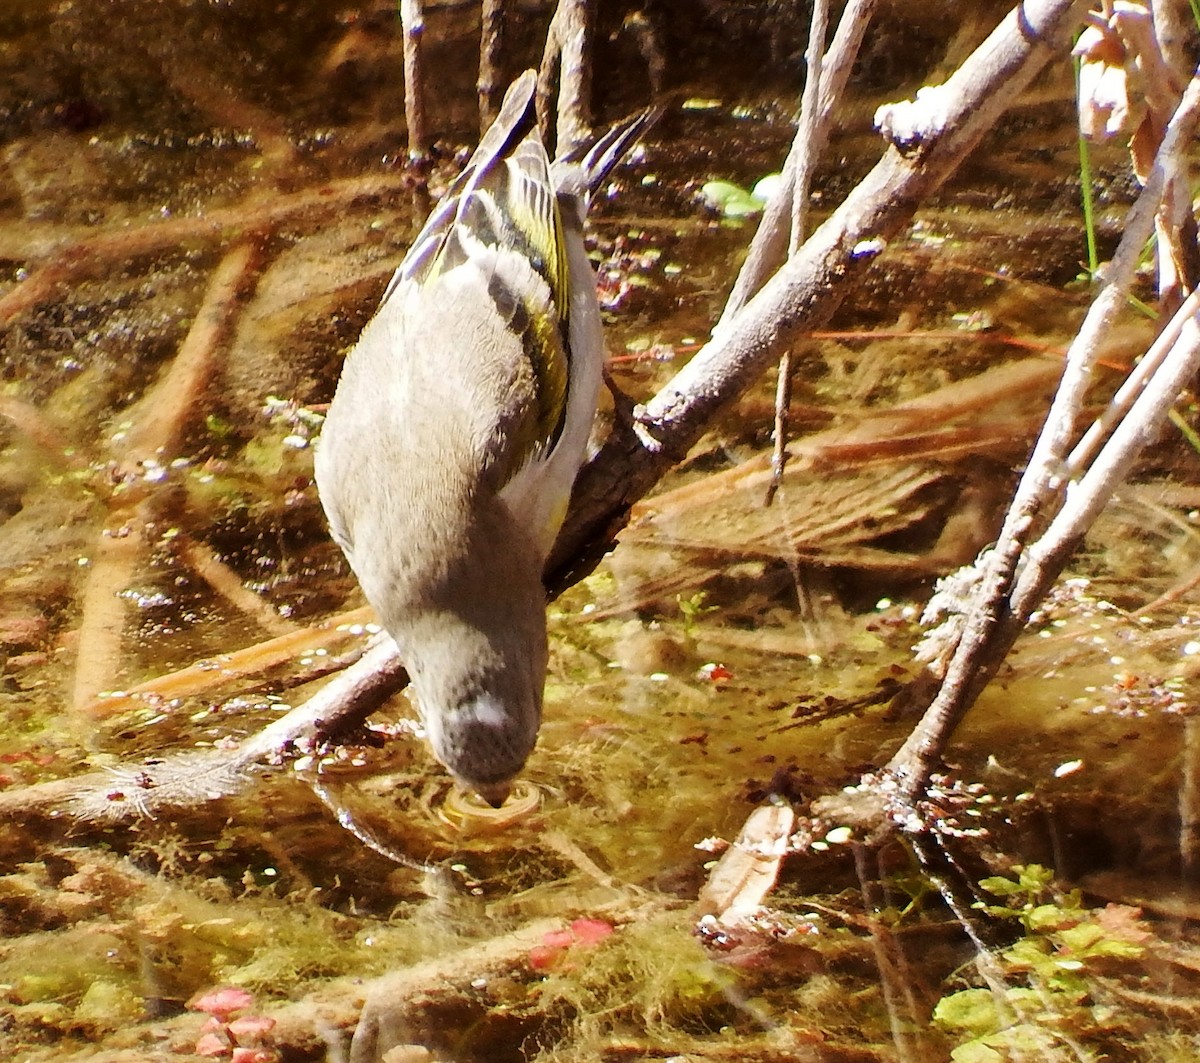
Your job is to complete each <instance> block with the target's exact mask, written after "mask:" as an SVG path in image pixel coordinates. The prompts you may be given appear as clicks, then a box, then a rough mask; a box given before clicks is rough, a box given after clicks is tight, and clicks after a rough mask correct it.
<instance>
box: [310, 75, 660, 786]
mask: <svg viewBox="0 0 1200 1063" xmlns="http://www.w3.org/2000/svg"><path fill="white" fill-rule="evenodd" d="M535 93H536V75H535V72H534V71H532V70H527V71H525V72H524V73H523V74H522V75H520V76H519V77H518V78H517V79H516V80H515V81H514V82H513V83H512V85H511V86H510V87H509V89H508V91H507V92H506V94H505V96H504V100H503V102H502V104H501V107H500V111H499V113H498V115H497V117H496V119H495V121H494V122H493V123H492V125H491V126H490V127H489V128H488V130H487V131H486V132H485V133H484V135H483V137H482V138H481V140H480V143H479V146H478V147H477V148H476V150H475V151H474V153H473V154H472V155H471V156H470V158H469V160H468V162H467V164H466V166H465V168H464V169H463V171H462V172H461V173H460V174H459V176H458V177H457V178H456V179H455V181H454V182H453V183H452V184H451V185H450V187H449V189H448V190H447V192H446V194H445V195H444V196H443V198H442V199H441V201H440V202H439V203H438V204H437V206H436V207H435V208H434V210H433V211H432V213H431V214H430V216H429V218H428V220H427V221H426V223H425V225H424V227H423V228H422V229H421V231H420V233H419V234H418V236H417V238H416V240H415V241H414V243H413V244H412V246H411V247H410V249H409V251H408V253H407V254H406V256H405V257H404V259H403V261H402V262H401V264H400V266H399V268H398V269H397V270H396V272H395V274H394V275H393V277H392V279H391V281H390V283H389V284H388V286H387V288H386V290H385V292H384V295H383V299H382V301H381V303H380V306H379V308H378V310H377V311H376V314H375V316H374V317H373V318H372V319H371V320H370V321H369V322H368V324H367V325H366V327H365V328H364V330H363V332H362V334H361V335H360V337H359V339H358V342H357V343H356V345H355V346H354V348H353V349H352V350H351V352H350V353H349V354H348V356H347V357H346V360H345V363H344V365H343V367H342V372H341V377H340V379H339V381H338V385H337V389H336V392H335V395H334V398H333V400H332V402H331V403H330V405H329V409H328V412H327V414H326V417H325V422H324V425H323V427H322V431H321V435H320V439H319V441H318V444H317V448H316V455H315V459H314V464H315V479H316V483H317V490H318V493H319V495H320V498H321V502H322V505H323V507H324V510H325V513H326V517H327V519H328V522H329V527H330V531H331V533H332V536H333V538H334V540H335V541H336V542H337V544H338V545H339V546H340V547H341V549H342V551H343V553H344V554H345V556H346V558H347V560H348V562H349V564H350V567H351V569H352V570H353V572H354V574H355V576H356V577H357V579H358V582H359V585H360V586H361V588H362V590H363V593H364V595H365V596H366V598H367V601H368V602H369V603H370V604H371V605H372V606H373V607H374V609H375V611H376V613H377V614H378V616H379V619H380V623H381V624H382V626H383V627H384V629H385V630H386V631H387V632H388V633H389V634H390V635H391V636H392V638H393V639H394V640H395V642H396V645H397V647H398V649H399V651H400V655H401V659H402V660H403V661H404V664H405V667H406V669H407V670H408V673H409V679H410V684H411V691H412V693H413V694H414V695H415V701H416V705H417V710H418V714H419V716H420V718H421V721H422V725H423V728H424V731H425V734H426V737H427V738H428V740H429V743H430V746H431V747H432V750H433V753H434V756H435V757H436V758H437V760H438V761H439V762H440V763H441V764H442V765H443V766H444V767H445V768H446V769H447V770H448V771H449V773H450V774H451V775H452V776H453V778H454V779H455V780H456V781H457V782H458V783H459V784H460V785H461V786H462V787H464V788H465V789H467V790H469V791H474V792H475V793H477V794H478V795H479V796H480V797H481V798H483V799H484V800H485V801H487V802H488V803H489V804H491V805H492V806H493V807H497V808H498V807H500V806H501V805H502V804H503V802H504V801H505V799H506V798H507V796H508V794H509V792H510V790H511V787H512V784H513V782H514V780H515V778H516V777H517V775H518V774H519V773H520V772H521V770H522V769H523V767H524V765H525V762H526V760H527V759H528V757H529V754H530V753H531V751H532V750H533V748H534V745H535V744H536V741H537V736H538V731H539V728H540V725H541V718H542V699H543V688H544V686H545V676H546V667H547V661H548V646H547V633H546V596H545V590H544V588H543V583H542V570H543V567H544V565H545V561H546V558H547V556H548V554H549V552H550V549H551V547H552V546H553V545H554V541H555V538H556V537H557V534H558V531H559V529H560V527H561V525H562V522H563V519H564V517H565V514H566V510H567V505H568V502H569V500H570V494H571V487H572V484H573V482H574V480H575V476H576V473H577V472H578V470H579V468H580V466H581V464H582V462H583V460H584V457H585V454H586V450H587V446H588V440H589V436H590V433H591V430H592V425H593V421H594V419H595V415H596V408H597V400H598V394H599V389H600V385H601V381H602V370H603V357H604V342H603V336H602V330H601V320H600V307H599V303H598V301H597V297H596V282H595V275H594V273H593V271H592V267H591V263H590V262H589V261H588V257H587V252H586V249H585V246H584V240H583V226H584V219H585V217H586V213H587V208H588V201H589V198H590V196H591V194H592V192H593V191H594V190H595V189H597V188H598V187H599V185H600V184H601V182H602V181H603V180H604V178H605V177H606V176H607V174H608V173H609V172H610V170H611V169H612V167H613V166H614V165H615V164H616V162H617V161H618V160H619V159H620V157H621V156H622V155H623V154H624V153H625V152H626V150H627V149H628V147H629V146H630V144H632V143H633V141H634V140H635V139H636V137H637V136H638V135H639V134H640V132H641V131H642V129H643V128H644V127H645V125H646V123H647V122H648V121H649V120H650V112H648V111H647V112H643V113H642V114H641V115H639V116H635V118H634V119H631V120H628V121H626V122H624V123H619V124H618V125H617V126H614V127H613V129H612V130H610V131H609V133H608V134H606V135H605V136H603V137H601V138H600V139H599V140H598V141H597V142H596V144H595V145H594V146H593V147H592V148H591V149H590V150H589V151H588V152H587V153H586V154H584V155H583V156H582V158H580V159H578V160H573V159H571V158H567V159H563V160H555V161H553V162H552V161H551V160H550V158H549V156H548V154H547V152H546V148H545V146H544V144H543V142H542V140H541V137H540V134H539V132H538V128H537V118H536V112H535Z"/></svg>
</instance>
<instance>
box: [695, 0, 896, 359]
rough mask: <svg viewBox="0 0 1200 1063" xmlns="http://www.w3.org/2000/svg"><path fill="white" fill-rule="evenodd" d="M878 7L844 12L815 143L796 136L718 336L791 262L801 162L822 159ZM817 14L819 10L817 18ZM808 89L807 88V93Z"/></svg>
mask: <svg viewBox="0 0 1200 1063" xmlns="http://www.w3.org/2000/svg"><path fill="white" fill-rule="evenodd" d="M875 2H876V0H850V2H849V3H848V4H847V5H846V9H845V11H843V12H842V17H841V19H840V21H839V22H838V28H837V31H836V32H835V33H834V36H833V42H832V43H831V44H830V46H829V54H828V55H827V56H825V58H824V60H823V61H822V64H821V68H822V69H821V76H820V79H819V81H818V84H819V85H820V87H821V94H820V97H819V100H820V103H819V105H818V106H817V107H815V108H813V112H814V118H815V126H814V127H813V129H812V134H813V137H814V139H813V141H812V142H811V143H810V142H809V141H808V140H807V139H806V137H805V136H804V134H803V132H802V131H801V130H798V131H797V133H796V137H795V139H794V140H793V141H792V149H791V151H790V152H789V153H788V157H787V161H786V162H784V165H783V175H782V180H781V181H780V187H779V190H778V192H777V194H776V195H775V196H774V197H773V198H772V199H771V202H770V203H768V204H767V207H766V210H765V211H764V212H763V218H762V221H761V222H760V223H759V226H758V229H757V231H756V232H755V234H754V239H753V240H752V241H751V242H750V251H749V253H748V254H747V256H746V261H745V263H744V264H743V266H742V269H741V272H740V273H739V274H738V278H737V280H736V281H735V282H734V285H733V291H732V292H730V294H729V300H728V302H727V303H726V304H725V309H724V311H723V312H722V314H721V320H720V321H719V322H718V323H717V326H716V327H715V328H714V329H713V335H714V336H715V335H717V334H718V333H719V332H720V330H721V329H723V328H725V327H726V326H727V325H728V324H729V323H730V322H731V321H732V320H733V317H734V315H736V314H737V312H738V311H739V310H740V309H741V308H742V307H743V306H745V305H746V303H747V302H748V301H749V300H750V297H751V296H753V295H754V294H755V293H756V292H757V291H758V290H759V288H761V287H762V285H763V282H764V281H765V280H766V279H767V278H768V277H769V276H770V275H771V273H772V272H773V271H774V270H775V269H777V268H778V267H779V265H780V264H781V263H782V262H783V260H784V258H785V257H787V248H788V243H789V238H788V234H789V232H790V229H789V226H788V217H789V212H790V211H791V206H792V201H793V199H794V197H795V189H796V177H797V174H798V172H799V170H800V167H801V161H802V159H803V158H804V157H806V156H808V157H814V158H815V157H817V156H819V155H820V153H821V150H822V148H823V147H824V145H825V141H826V140H827V139H828V135H829V129H830V126H831V122H832V116H833V108H834V107H835V106H836V104H837V101H838V100H839V99H841V96H842V92H843V91H844V90H845V87H846V82H847V81H848V80H849V78H850V71H851V70H852V69H853V67H854V60H855V58H856V57H857V55H858V49H859V46H860V45H861V44H862V38H863V34H864V33H865V32H866V29H867V23H868V22H870V19H871V13H872V12H873V11H874V9H875ZM815 14H816V12H815V10H814V16H815ZM823 39H824V38H823V37H822V40H823ZM810 47H811V45H810ZM807 88H808V83H807V82H806V83H805V89H806V91H807ZM806 108H807V105H806Z"/></svg>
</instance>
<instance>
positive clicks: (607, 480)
mask: <svg viewBox="0 0 1200 1063" xmlns="http://www.w3.org/2000/svg"><path fill="white" fill-rule="evenodd" d="M1084 6H1085V5H1084V4H1083V3H1082V2H1081V0H1029V2H1026V3H1022V4H1021V5H1020V6H1018V7H1017V8H1016V9H1015V10H1014V11H1013V12H1011V13H1010V14H1009V15H1008V17H1007V18H1005V19H1004V21H1003V22H1001V24H1000V25H999V26H998V27H997V29H996V30H995V31H994V32H993V33H992V34H991V36H990V37H988V39H987V40H986V41H985V42H984V43H983V44H982V45H980V47H979V48H978V49H977V50H976V51H975V52H974V53H973V54H972V55H971V56H970V57H969V58H968V59H967V61H966V62H965V63H964V64H963V65H962V67H960V68H959V70H958V71H957V72H956V73H955V74H954V75H953V76H952V77H951V78H950V80H949V81H947V82H946V84H944V85H942V86H939V87H937V88H932V89H925V90H923V91H922V93H921V94H920V96H919V98H918V100H917V101H916V102H913V103H908V104H901V105H895V106H893V107H891V108H882V109H881V111H880V115H879V117H880V118H882V120H883V123H884V125H885V126H886V127H887V128H888V129H890V130H892V139H893V144H892V146H891V147H889V148H888V150H887V152H886V153H885V154H884V156H883V158H882V159H881V160H880V161H879V163H878V164H877V165H876V166H875V168H874V169H873V170H872V171H871V173H869V174H868V175H867V176H866V178H864V180H863V181H862V183H861V184H860V185H859V186H858V187H857V188H856V189H855V190H854V191H853V192H852V193H851V194H850V196H849V197H847V199H846V201H845V202H844V203H843V204H842V205H841V207H839V208H838V210H837V211H836V212H835V213H834V214H833V215H832V217H830V218H829V220H828V221H826V222H825V224H824V225H822V226H821V227H820V228H819V229H818V230H817V231H816V232H815V233H813V235H812V236H811V237H810V238H809V240H808V241H807V242H806V243H805V244H804V246H803V247H802V248H801V249H800V251H799V252H798V253H797V254H796V256H795V257H794V258H792V259H790V260H789V261H788V262H787V264H786V265H784V266H783V267H782V268H781V269H780V270H779V271H778V272H777V273H776V274H775V276H774V277H772V278H771V280H770V281H768V282H767V284H766V285H765V286H764V287H763V289H762V290H761V291H760V292H759V293H758V294H757V295H756V296H754V298H753V299H751V300H750V301H749V302H748V303H747V304H746V306H745V307H744V308H743V309H742V311H740V312H739V314H738V316H737V318H736V321H735V323H734V325H733V327H731V328H730V329H728V330H723V331H722V333H721V334H720V335H719V336H716V337H714V338H713V339H712V340H711V341H710V342H709V343H707V344H706V345H705V346H704V347H703V348H702V349H701V350H700V351H699V352H697V354H696V355H695V357H694V358H693V359H692V360H691V361H690V362H689V363H688V364H687V365H686V366H684V368H683V369H682V370H680V372H679V373H678V374H676V376H675V377H674V379H672V380H671V381H670V382H668V383H667V385H666V386H665V387H664V388H663V389H662V390H661V391H660V392H659V393H658V394H657V395H656V396H655V397H654V398H653V399H651V400H650V402H649V403H647V404H646V406H645V407H641V408H638V409H637V410H635V419H634V423H632V424H622V423H619V422H618V423H617V424H616V426H615V427H614V429H613V432H612V434H611V435H610V437H609V439H608V440H607V442H606V443H605V444H604V446H603V447H602V448H601V450H600V451H599V453H598V454H597V455H596V456H595V457H594V458H593V459H592V460H591V461H590V462H589V463H588V464H587V465H586V466H585V467H584V469H583V470H582V472H581V473H580V476H579V479H578V481H577V482H576V485H575V493H574V495H573V496H572V506H571V512H570V513H569V514H568V516H567V522H566V524H565V525H564V527H563V530H562V532H561V533H560V535H559V539H558V542H557V544H556V545H555V549H554V551H553V553H552V555H551V557H550V562H549V565H548V566H547V573H548V577H549V579H548V583H549V585H550V586H552V587H555V588H561V587H562V586H565V585H566V583H567V582H569V581H570V580H571V579H572V577H574V576H576V574H577V573H578V572H579V570H580V567H581V565H580V561H579V560H577V559H583V564H587V562H588V560H589V559H595V558H597V557H598V551H599V550H602V549H603V548H605V547H606V546H609V545H610V544H611V541H612V539H613V538H614V537H615V535H616V532H617V531H618V530H619V529H620V528H621V527H623V526H624V523H625V521H626V519H627V516H628V511H629V507H630V506H632V504H633V503H634V502H636V501H637V500H638V499H639V498H641V497H642V496H643V495H645V494H646V493H647V492H648V491H649V490H650V488H651V487H653V486H654V484H656V483H657V482H658V480H659V479H661V477H662V476H663V475H664V474H665V473H666V472H667V470H669V469H670V468H671V467H672V466H673V465H674V464H675V463H676V462H677V461H679V460H680V459H681V458H682V457H683V456H684V455H685V454H686V453H687V451H688V449H689V448H690V447H691V446H692V445H693V444H694V443H695V442H696V441H697V440H698V439H699V438H700V436H701V435H702V434H703V432H704V431H705V429H706V428H707V427H708V425H709V424H710V423H712V421H713V420H714V419H715V418H716V417H717V416H719V415H720V414H721V413H722V412H723V411H724V410H726V409H727V408H728V407H729V406H731V405H732V404H733V403H734V402H735V401H736V400H737V399H738V397H739V396H741V395H742V393H743V392H745V391H746V390H747V389H748V388H749V387H750V385H751V384H753V383H754V382H755V381H756V380H757V379H758V377H759V375H760V374H761V373H762V372H763V370H764V369H766V367H767V366H768V365H770V364H771V362H772V361H774V360H776V359H778V357H779V355H780V353H781V352H782V351H783V350H784V349H785V348H786V347H787V346H788V345H790V344H791V343H793V342H794V341H796V340H797V339H798V338H800V337H801V336H803V335H805V334H807V333H808V332H810V331H812V330H813V329H816V328H819V327H820V326H821V325H823V324H824V323H825V322H826V321H827V320H828V319H829V317H830V316H831V315H832V314H833V312H834V311H835V310H836V309H837V307H838V305H839V304H840V303H841V301H842V300H843V299H844V298H845V297H846V295H847V294H848V292H849V290H850V289H851V288H852V286H853V283H854V282H855V281H856V280H858V279H859V278H860V277H861V276H862V274H863V273H864V271H865V270H866V268H867V266H868V265H869V264H870V263H871V261H872V260H873V259H874V258H875V256H876V255H877V254H878V253H879V251H880V250H882V247H883V245H884V243H885V242H886V240H887V239H888V238H889V237H891V236H892V235H894V234H895V233H896V232H898V231H899V230H900V229H901V228H903V227H904V226H905V225H906V224H907V223H908V222H909V220H910V219H911V218H912V216H913V213H914V212H915V211H916V209H917V206H918V205H919V204H920V203H921V201H922V200H923V199H924V198H926V197H927V196H929V195H930V194H932V193H933V192H934V191H936V190H937V189H938V188H939V187H940V186H941V185H942V184H943V183H944V182H945V181H946V179H947V178H949V177H950V175H951V174H952V173H954V171H955V170H956V169H957V167H958V165H959V164H960V163H961V162H962V161H963V160H964V159H965V158H966V156H967V155H968V154H969V153H970V151H971V149H973V148H974V147H975V146H976V145H977V144H978V143H979V141H980V140H981V139H982V138H983V136H984V134H985V133H987V131H988V130H989V129H991V127H992V126H993V125H994V124H995V123H996V121H997V120H998V119H999V117H1000V116H1001V114H1002V113H1003V112H1004V110H1005V109H1006V108H1007V107H1009V106H1010V105H1011V104H1012V103H1014V102H1015V100H1016V99H1017V97H1018V96H1019V95H1020V93H1021V92H1022V91H1023V90H1024V89H1025V87H1026V86H1027V85H1028V84H1029V82H1030V81H1031V80H1032V79H1033V77H1034V76H1035V75H1036V74H1037V73H1038V71H1039V70H1041V68H1042V67H1043V66H1044V65H1045V64H1046V62H1047V61H1048V60H1049V59H1050V58H1052V57H1053V56H1055V55H1062V54H1065V49H1066V46H1067V42H1068V39H1069V36H1070V33H1071V31H1072V29H1073V28H1074V27H1075V26H1076V25H1077V24H1078V22H1079V21H1080V19H1081V18H1082V15H1083V10H1084Z"/></svg>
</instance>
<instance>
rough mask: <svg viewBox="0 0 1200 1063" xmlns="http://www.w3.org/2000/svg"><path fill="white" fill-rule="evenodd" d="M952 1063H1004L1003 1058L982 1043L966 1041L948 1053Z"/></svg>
mask: <svg viewBox="0 0 1200 1063" xmlns="http://www.w3.org/2000/svg"><path fill="white" fill-rule="evenodd" d="M950 1059H951V1060H952V1061H953V1063H1004V1056H1003V1055H1002V1054H1001V1053H999V1052H997V1051H996V1050H995V1049H994V1048H989V1047H988V1045H986V1044H985V1043H984V1042H983V1041H968V1042H967V1043H966V1044H965V1045H959V1046H958V1047H957V1048H956V1049H954V1051H953V1052H951V1053H950Z"/></svg>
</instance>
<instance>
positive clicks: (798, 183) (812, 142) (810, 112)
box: [764, 0, 832, 506]
mask: <svg viewBox="0 0 1200 1063" xmlns="http://www.w3.org/2000/svg"><path fill="white" fill-rule="evenodd" d="M828 20H829V0H815V2H814V4H813V10H812V21H811V22H810V24H809V29H808V51H807V52H806V53H805V56H806V58H807V61H808V72H807V74H806V75H805V79H804V98H803V100H802V102H801V104H800V124H799V128H797V130H796V139H795V142H794V143H795V144H796V145H803V149H802V150H801V152H800V154H799V159H798V161H797V164H796V176H795V180H794V182H793V183H792V225H791V236H790V238H789V240H788V258H791V257H792V256H793V255H794V254H796V252H797V251H799V250H800V245H801V244H803V243H804V238H805V236H806V233H807V226H808V194H809V188H810V186H811V185H812V176H813V171H814V169H815V168H816V160H817V155H818V153H819V151H820V148H821V145H822V144H823V143H824V142H825V139H826V137H825V135H824V133H825V131H824V130H823V129H822V128H821V127H822V125H823V122H822V120H821V119H822V118H823V117H828V114H825V115H819V114H818V113H817V107H818V103H819V100H820V93H821V63H822V60H823V57H824V54H825V29H826V26H827V24H828ZM831 106H832V105H831ZM791 403H792V352H791V350H786V351H784V352H783V354H782V355H781V356H780V358H779V377H778V380H777V381H776V387H775V433H774V435H775V443H774V450H773V452H772V456H771V470H772V474H773V475H772V477H771V486H770V487H768V488H767V495H766V499H765V500H764V501H765V504H766V505H768V506H769V505H770V504H771V502H772V501H773V500H774V498H775V494H776V492H777V491H778V490H779V485H780V484H781V483H782V482H783V469H784V466H785V465H786V464H787V441H788V408H789V407H790V406H791Z"/></svg>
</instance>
